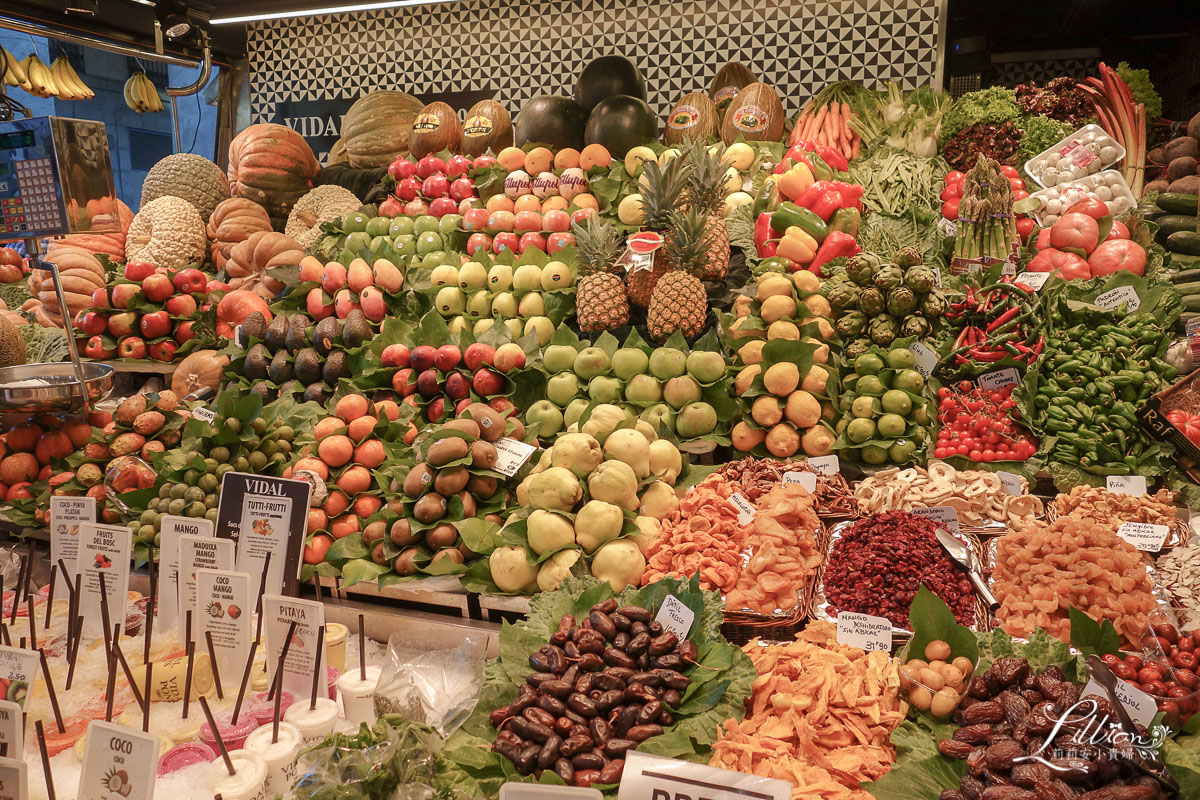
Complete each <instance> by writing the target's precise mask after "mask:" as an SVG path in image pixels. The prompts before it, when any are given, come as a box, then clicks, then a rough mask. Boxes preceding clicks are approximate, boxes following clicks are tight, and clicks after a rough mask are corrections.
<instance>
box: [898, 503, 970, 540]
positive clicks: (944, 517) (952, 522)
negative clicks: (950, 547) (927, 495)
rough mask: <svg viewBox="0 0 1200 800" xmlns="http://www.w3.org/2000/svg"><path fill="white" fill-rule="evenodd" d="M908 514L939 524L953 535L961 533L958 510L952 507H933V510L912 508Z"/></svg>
mask: <svg viewBox="0 0 1200 800" xmlns="http://www.w3.org/2000/svg"><path fill="white" fill-rule="evenodd" d="M909 513H910V514H912V515H913V516H917V517H926V518H928V519H931V520H933V521H934V522H939V523H941V525H942V526H943V527H944V528H945V529H946V530H948V531H950V532H951V533H953V534H956V535H957V534H960V533H962V526H961V525H959V523H958V509H957V508H954V507H953V506H934V507H933V508H914V509H911V510H910V511H909Z"/></svg>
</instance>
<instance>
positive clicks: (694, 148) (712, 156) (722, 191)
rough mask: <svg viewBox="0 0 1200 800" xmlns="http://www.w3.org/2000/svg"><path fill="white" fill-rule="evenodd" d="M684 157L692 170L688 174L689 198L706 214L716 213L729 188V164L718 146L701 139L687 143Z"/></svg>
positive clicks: (690, 201) (691, 202) (723, 201)
mask: <svg viewBox="0 0 1200 800" xmlns="http://www.w3.org/2000/svg"><path fill="white" fill-rule="evenodd" d="M683 157H684V158H685V159H686V160H687V162H688V165H689V166H690V170H689V172H688V176H687V199H688V202H689V204H691V205H694V206H698V207H699V208H700V210H701V211H702V212H703V213H705V214H716V213H718V212H719V211H720V210H721V206H722V205H723V204H724V203H725V198H726V196H728V194H729V190H728V189H727V188H726V186H725V181H726V179H727V174H728V172H729V165H728V164H727V163H725V161H724V160H722V158H721V155H720V154H719V153H718V148H715V147H712V148H710V147H708V145H706V144H705V143H704V142H703V141H701V140H700V139H693V140H691V141H690V142H689V143H688V145H687V150H686V151H685V152H684V154H683Z"/></svg>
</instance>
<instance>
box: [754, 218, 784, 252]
mask: <svg viewBox="0 0 1200 800" xmlns="http://www.w3.org/2000/svg"><path fill="white" fill-rule="evenodd" d="M754 249H755V250H756V251H758V255H759V257H760V258H773V257H774V256H775V251H776V250H778V249H779V234H777V233H775V231H774V230H772V229H771V215H770V213H768V212H763V213H762V214H759V215H758V217H757V218H756V219H755V220H754Z"/></svg>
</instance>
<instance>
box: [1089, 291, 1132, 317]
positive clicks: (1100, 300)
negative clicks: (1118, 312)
mask: <svg viewBox="0 0 1200 800" xmlns="http://www.w3.org/2000/svg"><path fill="white" fill-rule="evenodd" d="M1122 303H1128V304H1129V305H1128V306H1126V313H1129V314H1132V313H1133V312H1135V311H1137V310H1138V309H1139V308H1141V306H1142V298H1140V297H1138V293H1137V291H1136V290H1135V289H1134V288H1133V287H1132V286H1118V287H1117V288H1115V289H1109V290H1108V291H1107V292H1105V293H1104V294H1102V295H1099V296H1098V297H1097V298H1096V299H1095V300H1093V301H1092V305H1094V306H1096V307H1097V308H1101V309H1104V310H1105V311H1112V310H1113V309H1114V308H1117V307H1118V306H1120V305H1121V304H1122Z"/></svg>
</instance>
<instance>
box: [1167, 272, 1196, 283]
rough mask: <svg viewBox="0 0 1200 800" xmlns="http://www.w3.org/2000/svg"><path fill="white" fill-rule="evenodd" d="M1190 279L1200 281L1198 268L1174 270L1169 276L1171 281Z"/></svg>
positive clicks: (1181, 281)
mask: <svg viewBox="0 0 1200 800" xmlns="http://www.w3.org/2000/svg"><path fill="white" fill-rule="evenodd" d="M1191 281H1200V269H1185V270H1182V271H1180V272H1176V273H1175V274H1174V275H1172V276H1171V283H1174V284H1180V283H1190V282H1191Z"/></svg>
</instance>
